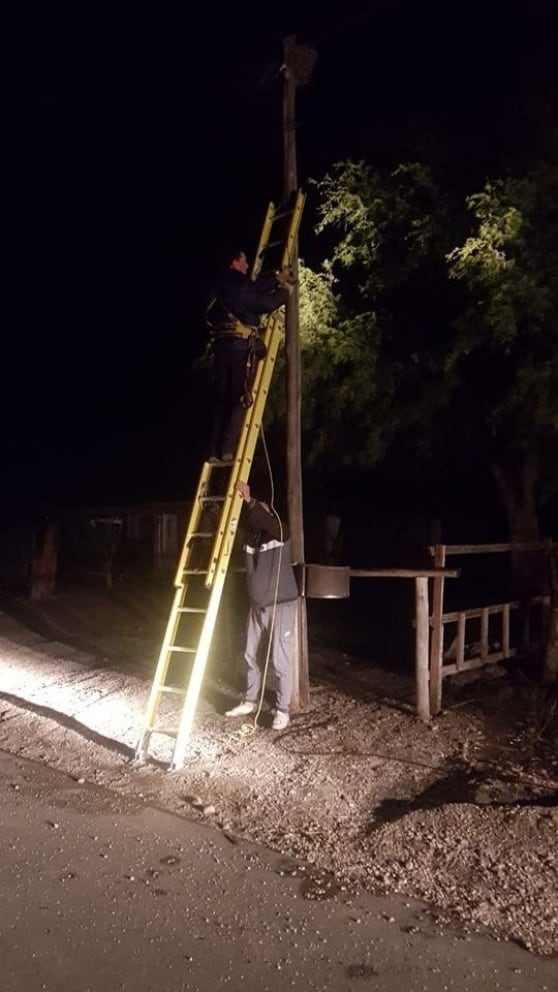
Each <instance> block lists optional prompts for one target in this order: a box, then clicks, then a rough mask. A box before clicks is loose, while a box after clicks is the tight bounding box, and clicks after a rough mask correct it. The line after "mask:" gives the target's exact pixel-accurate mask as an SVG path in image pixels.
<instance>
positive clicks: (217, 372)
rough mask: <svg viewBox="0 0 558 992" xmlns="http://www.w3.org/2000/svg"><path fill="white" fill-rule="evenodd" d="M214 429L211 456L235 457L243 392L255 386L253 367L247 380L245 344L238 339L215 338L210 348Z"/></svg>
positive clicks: (240, 428)
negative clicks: (211, 354) (231, 455)
mask: <svg viewBox="0 0 558 992" xmlns="http://www.w3.org/2000/svg"><path fill="white" fill-rule="evenodd" d="M213 349H214V350H213V391H214V396H213V427H212V432H211V445H210V447H211V450H210V456H211V455H216V456H217V457H222V456H223V455H225V454H234V452H235V451H236V446H237V444H238V440H239V437H240V432H241V430H242V422H243V418H244V413H245V408H244V407H243V405H242V397H243V395H244V392H245V389H246V387H247V386H248V389H251V388H252V386H253V384H254V378H255V373H256V368H255V365H254V368H253V369H251V370H250V372H249V375H248V382H247V381H246V374H247V372H246V365H247V361H248V342H247V341H246V340H243V339H241V338H226V337H224V338H218V339H217V340H216V341H215V343H214V346H213Z"/></svg>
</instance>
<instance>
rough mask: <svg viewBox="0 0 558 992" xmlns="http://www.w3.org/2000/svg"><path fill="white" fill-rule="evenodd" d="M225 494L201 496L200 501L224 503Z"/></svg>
mask: <svg viewBox="0 0 558 992" xmlns="http://www.w3.org/2000/svg"><path fill="white" fill-rule="evenodd" d="M224 502H225V497H224V496H200V503H224Z"/></svg>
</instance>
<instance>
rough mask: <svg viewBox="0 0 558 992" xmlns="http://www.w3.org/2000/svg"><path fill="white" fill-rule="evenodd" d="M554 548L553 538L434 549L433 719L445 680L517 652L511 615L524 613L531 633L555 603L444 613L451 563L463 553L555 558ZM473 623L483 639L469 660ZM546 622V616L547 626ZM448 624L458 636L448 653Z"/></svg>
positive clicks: (543, 598)
mask: <svg viewBox="0 0 558 992" xmlns="http://www.w3.org/2000/svg"><path fill="white" fill-rule="evenodd" d="M554 550H555V548H554V546H553V543H552V541H549V540H545V541H539V542H531V543H522V544H450V545H446V544H437V545H434V546H433V547H431V548H430V553H431V556H432V559H433V564H434V566H435V568H436V569H438V570H439V574H438V575H436V576H434V579H433V583H432V614H431V616H430V622H429V625H430V629H431V641H430V679H429V715H432V716H434V715H435V714H437V713H439V712H440V710H441V708H442V683H443V680H444V679H445V678H447V677H449V676H451V675H455V674H458V673H460V672H466V671H470V670H472V669H477V668H482V667H484V666H485V665H491V664H496V663H497V662H499V661H504V660H507V659H509V658H513V657H514V656H515V655H516V654H517V653H518V650H519V647H518V644H517V643H514V642H513V637H512V628H511V617H512V615H513V613H514V612H515V611H519V610H522V611H523V615H524V619H525V621H526V625H525V627H524V630H529V621H530V620H531V618H532V615H533V611H534V610H535V609H538V610H541V611H545V610H548V607H549V603H550V596H547V595H537V596H530V597H528V598H527V599H526V600H525V601H522V602H520V601H519V600H514V601H509V602H502V603H492V604H490V605H489V606H479V607H477V608H473V609H464V610H456V611H453V612H444V586H445V574H444V571H445V565H446V561H447V559H448V558H449V557H456V556H462V555H477V554H503V553H507V554H511V553H516V552H526V551H527V552H528V551H530V552H540V553H541V554H543V555H545V556H546V557H550V556H551V555H552V554H553V553H554ZM492 618H498V619H497V624H498V636H494V632H493V636H492V637H491V632H490V623H491V619H492ZM473 622H474V624H475V627H476V628H477V629H478V636H476V637H475V638H474V641H473V649H472V653H470V654H469V655H468V656H467V654H466V652H467V649H468V648H469V650H471V641H470V639H468V636H467V632H468V630H470V628H471V626H472V624H473ZM544 623H545V621H544V616H543V620H542V626H543V627H544ZM449 625H454V626H455V636H454V638H453V641H452V645H451V648H450V649H449V650H444V628H446V627H448V626H449ZM535 646H536V645H535V643H534V641H533V640H531V642H530V644H527V645H525V644H522V646H521V647H522V650H524V649H525V648H527V649H528V648H533V647H535Z"/></svg>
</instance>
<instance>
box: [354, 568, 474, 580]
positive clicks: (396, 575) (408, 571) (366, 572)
mask: <svg viewBox="0 0 558 992" xmlns="http://www.w3.org/2000/svg"><path fill="white" fill-rule="evenodd" d="M442 574H443V575H444V576H445V578H446V579H458V578H459V576H460V575H461V569H459V568H444V569H443V572H441V571H440V569H439V568H351V569H350V571H349V575H350V577H351V578H352V579H418V578H426V579H434V578H436V576H438V575H442Z"/></svg>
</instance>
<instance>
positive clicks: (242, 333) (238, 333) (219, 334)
mask: <svg viewBox="0 0 558 992" xmlns="http://www.w3.org/2000/svg"><path fill="white" fill-rule="evenodd" d="M257 333H258V328H257V327H250V325H249V324H241V323H240V321H239V320H233V321H231V322H230V323H226V324H217V326H216V327H214V328H213V334H214V336H215V337H216V338H217V339H219V338H243V339H244V340H247V339H248V338H249V337H251V336H252V334H257Z"/></svg>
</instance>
